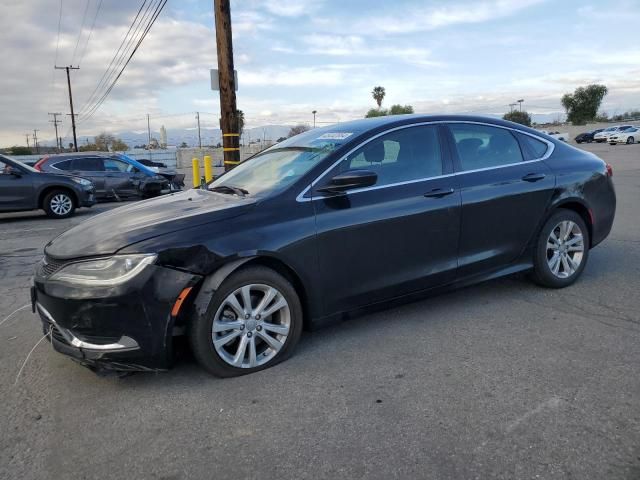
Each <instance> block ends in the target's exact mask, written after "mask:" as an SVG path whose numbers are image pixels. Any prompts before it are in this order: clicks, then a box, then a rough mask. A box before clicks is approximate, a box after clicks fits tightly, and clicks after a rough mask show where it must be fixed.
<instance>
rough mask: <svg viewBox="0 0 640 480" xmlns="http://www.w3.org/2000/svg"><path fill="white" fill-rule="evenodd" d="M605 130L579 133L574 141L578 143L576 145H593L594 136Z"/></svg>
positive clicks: (599, 129)
mask: <svg viewBox="0 0 640 480" xmlns="http://www.w3.org/2000/svg"><path fill="white" fill-rule="evenodd" d="M603 130H604V128H598V129H597V130H591V131H589V132H582V133H579V134H578V135H577V136H576V138H575V139H574V140H575V141H576V143H585V142H586V143H591V142H593V136H594V135H595V134H596V133H600V132H602V131H603Z"/></svg>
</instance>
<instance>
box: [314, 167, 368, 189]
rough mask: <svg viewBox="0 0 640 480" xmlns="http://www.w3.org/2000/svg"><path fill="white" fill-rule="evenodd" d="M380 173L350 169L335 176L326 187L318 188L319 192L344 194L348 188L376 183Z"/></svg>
mask: <svg viewBox="0 0 640 480" xmlns="http://www.w3.org/2000/svg"><path fill="white" fill-rule="evenodd" d="M377 181H378V174H377V173H376V172H372V171H371V170H348V171H346V172H343V173H339V174H338V175H336V176H334V177H333V178H332V179H331V181H330V182H329V183H328V184H327V185H325V186H324V187H320V188H317V189H316V191H317V192H323V193H335V194H342V193H344V192H346V191H348V190H354V189H356V188H364V187H370V186H372V185H375V183H376V182H377Z"/></svg>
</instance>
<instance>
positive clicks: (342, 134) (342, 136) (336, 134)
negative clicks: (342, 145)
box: [317, 132, 353, 140]
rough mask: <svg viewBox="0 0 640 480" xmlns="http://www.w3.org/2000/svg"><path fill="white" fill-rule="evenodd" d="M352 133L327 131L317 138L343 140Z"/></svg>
mask: <svg viewBox="0 0 640 480" xmlns="http://www.w3.org/2000/svg"><path fill="white" fill-rule="evenodd" d="M351 135H353V133H352V132H329V133H323V134H322V135H320V136H319V137H318V138H317V140H344V139H345V138H348V137H350V136H351Z"/></svg>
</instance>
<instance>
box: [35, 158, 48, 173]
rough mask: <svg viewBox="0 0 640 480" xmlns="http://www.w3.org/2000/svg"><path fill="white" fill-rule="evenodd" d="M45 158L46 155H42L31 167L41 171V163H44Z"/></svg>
mask: <svg viewBox="0 0 640 480" xmlns="http://www.w3.org/2000/svg"><path fill="white" fill-rule="evenodd" d="M46 159H47V157H42V158H41V159H40V160H38V161H37V162H36V164H35V165H34V166H33V168H35V169H36V170H38V171H39V172H41V171H42V164H43V163H44V161H45V160H46Z"/></svg>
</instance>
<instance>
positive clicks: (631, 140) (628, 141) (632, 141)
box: [627, 137, 636, 145]
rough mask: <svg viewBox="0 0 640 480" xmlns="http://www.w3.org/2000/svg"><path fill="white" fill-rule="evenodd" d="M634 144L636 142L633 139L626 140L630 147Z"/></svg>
mask: <svg viewBox="0 0 640 480" xmlns="http://www.w3.org/2000/svg"><path fill="white" fill-rule="evenodd" d="M635 142H636V139H635V138H633V137H629V138H627V145H631V144H632V143H635Z"/></svg>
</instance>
